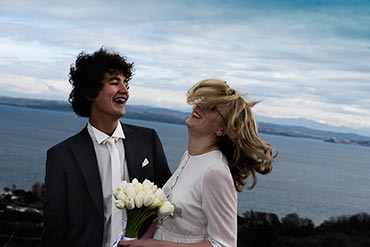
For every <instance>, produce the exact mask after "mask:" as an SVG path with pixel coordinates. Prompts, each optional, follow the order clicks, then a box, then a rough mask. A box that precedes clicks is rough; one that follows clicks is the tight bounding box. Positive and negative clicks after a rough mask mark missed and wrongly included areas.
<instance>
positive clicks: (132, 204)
mask: <svg viewBox="0 0 370 247" xmlns="http://www.w3.org/2000/svg"><path fill="white" fill-rule="evenodd" d="M126 208H127V209H128V210H131V209H133V208H135V201H134V199H133V198H128V200H127V201H126Z"/></svg>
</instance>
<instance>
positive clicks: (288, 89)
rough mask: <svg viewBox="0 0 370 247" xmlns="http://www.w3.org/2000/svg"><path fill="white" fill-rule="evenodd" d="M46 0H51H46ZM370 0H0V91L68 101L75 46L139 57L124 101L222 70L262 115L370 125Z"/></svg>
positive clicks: (166, 93)
mask: <svg viewBox="0 0 370 247" xmlns="http://www.w3.org/2000/svg"><path fill="white" fill-rule="evenodd" d="M48 2H49V3H48ZM368 13H370V1H350V0H345V1H342V0H332V1H303V0H302V1H279V0H276V1H273V0H271V1H248V0H244V1H226V0H224V1H221V0H219V1H216V0H215V1H199V0H194V1H193V0H183V1H178V0H152V1H149V0H140V1H139V0H135V1H124V0H121V1H118V0H116V1H98V0H96V1H76V0H73V1H70V0H67V1H66V0H64V1H41V0H40V1H32V0H24V1H23V0H22V1H19V0H14V1H0V95H3V96H13V97H27V98H42V99H56V100H67V98H68V94H69V91H70V85H69V83H68V72H69V66H70V64H72V63H73V62H74V60H75V58H76V56H77V54H78V53H79V52H81V51H85V52H93V51H95V50H97V49H99V48H100V47H101V46H103V45H104V46H106V47H108V48H112V49H114V50H116V51H118V52H120V53H121V54H123V55H125V56H126V57H127V58H128V60H129V61H132V62H134V63H135V68H136V72H135V76H134V79H133V80H132V81H131V89H130V92H131V98H130V101H129V104H136V105H138V104H139V105H150V106H159V107H166V108H171V109H178V110H189V109H190V107H189V106H187V105H186V103H185V95H186V91H187V90H188V88H189V87H190V86H191V85H193V84H194V83H196V82H197V81H199V80H202V79H206V78H220V79H225V80H227V81H228V82H229V84H230V85H231V86H233V87H234V88H236V89H237V90H238V91H240V92H241V93H247V94H248V97H249V98H251V99H257V100H262V102H261V103H260V104H258V105H257V106H256V107H255V112H256V114H258V115H261V116H268V117H276V118H306V119H311V120H314V121H317V122H320V123H325V124H328V125H332V126H347V127H351V128H356V129H367V130H368V131H369V133H370V15H369V14H368Z"/></svg>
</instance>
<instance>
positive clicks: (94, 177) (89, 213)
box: [42, 124, 171, 247]
mask: <svg viewBox="0 0 370 247" xmlns="http://www.w3.org/2000/svg"><path fill="white" fill-rule="evenodd" d="M122 127H123V130H124V133H125V137H126V139H124V140H123V142H124V147H125V155H126V160H127V166H128V171H129V177H130V179H131V180H132V179H134V178H137V179H138V180H139V182H142V181H143V180H144V179H146V178H147V179H149V180H150V181H152V182H154V183H155V184H157V185H158V186H159V187H162V186H163V185H164V184H165V183H166V181H167V179H168V178H169V177H170V176H171V172H170V169H169V168H168V165H167V160H166V157H165V154H164V151H163V147H162V144H161V142H160V139H159V137H158V135H157V133H156V132H155V130H153V129H149V128H143V127H139V126H133V125H127V124H122ZM145 158H147V159H148V161H149V164H148V165H147V166H145V167H142V162H143V161H144V159H145ZM45 187H46V193H45V201H44V232H43V239H42V240H43V241H42V242H43V246H54V247H55V246H64V247H65V246H79V247H81V246H89V247H91V246H97V247H98V246H99V247H101V245H102V240H103V231H104V212H103V192H102V184H101V180H100V175H99V168H98V164H97V159H96V154H95V150H94V145H93V142H92V139H91V137H90V135H89V133H88V130H87V127H85V128H83V129H82V130H81V132H79V133H78V134H76V135H74V136H72V137H70V138H68V139H67V140H65V141H63V142H61V143H59V144H57V145H55V146H54V147H52V148H50V149H49V150H48V151H47V158H46V176H45Z"/></svg>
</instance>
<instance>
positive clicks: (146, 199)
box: [144, 194, 154, 207]
mask: <svg viewBox="0 0 370 247" xmlns="http://www.w3.org/2000/svg"><path fill="white" fill-rule="evenodd" d="M153 202H154V195H153V194H146V195H145V197H144V206H145V207H149V206H150V205H152V204H153Z"/></svg>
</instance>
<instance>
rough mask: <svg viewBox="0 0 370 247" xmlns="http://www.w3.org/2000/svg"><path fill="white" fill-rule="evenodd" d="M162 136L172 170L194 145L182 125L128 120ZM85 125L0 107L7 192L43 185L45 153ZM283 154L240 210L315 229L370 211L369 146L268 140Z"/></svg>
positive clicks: (1, 182) (0, 167)
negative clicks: (305, 221)
mask: <svg viewBox="0 0 370 247" xmlns="http://www.w3.org/2000/svg"><path fill="white" fill-rule="evenodd" d="M122 121H124V122H127V123H131V124H136V125H141V126H147V127H152V128H154V129H156V130H157V132H158V134H159V136H160V138H161V140H162V143H163V146H164V149H165V152H166V155H167V159H168V161H169V164H170V167H171V169H172V171H174V170H175V169H176V167H177V165H178V161H179V159H180V157H181V156H182V154H183V152H184V151H185V149H186V146H187V130H186V127H185V126H183V125H174V124H166V123H158V122H148V121H139V120H133V119H122ZM85 123H86V119H84V118H78V117H77V116H76V115H75V114H73V113H69V112H56V111H47V110H37V109H29V108H21V107H11V106H4V105H0V188H4V187H11V186H12V185H13V184H14V185H16V186H17V188H21V189H26V190H29V189H30V188H31V186H32V185H33V184H34V183H35V182H38V181H39V182H43V180H44V175H45V173H44V166H45V158H46V150H47V149H48V148H49V147H51V146H52V145H54V144H56V143H58V142H60V141H62V140H63V139H65V138H67V137H69V136H70V135H72V134H74V133H76V132H77V131H79V130H80V129H81V128H82V127H83V126H84V125H85ZM264 138H265V139H267V140H268V141H270V142H271V143H272V144H273V145H274V146H275V147H277V149H278V150H279V159H278V162H277V163H275V164H274V168H273V171H272V173H270V174H268V175H265V176H262V175H261V176H258V178H257V179H258V180H257V186H256V187H255V188H254V189H253V190H252V191H248V190H245V191H244V192H242V193H239V194H238V212H239V214H240V215H242V214H243V213H244V212H246V211H249V210H253V211H264V212H272V213H276V214H277V215H278V216H279V217H280V218H281V217H284V216H285V215H287V214H289V213H297V214H298V215H299V216H300V217H303V218H306V217H307V218H310V219H312V220H313V221H314V223H315V224H316V225H318V224H320V223H322V222H323V221H324V220H327V219H329V218H330V217H332V216H341V215H351V214H355V213H359V212H367V213H370V176H369V171H370V159H369V158H370V154H369V153H370V152H369V151H370V148H368V147H362V146H351V145H343V144H333V143H325V142H322V141H318V140H311V139H300V138H291V137H283V136H273V135H264Z"/></svg>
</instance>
